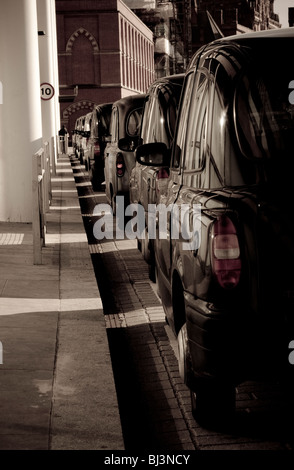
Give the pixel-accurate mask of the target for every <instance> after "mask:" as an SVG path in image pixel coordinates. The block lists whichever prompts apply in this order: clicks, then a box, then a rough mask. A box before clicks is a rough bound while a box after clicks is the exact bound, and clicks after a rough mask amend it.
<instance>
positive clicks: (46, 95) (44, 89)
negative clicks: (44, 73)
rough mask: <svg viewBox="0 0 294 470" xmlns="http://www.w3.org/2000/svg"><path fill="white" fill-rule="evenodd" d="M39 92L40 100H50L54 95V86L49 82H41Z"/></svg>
mask: <svg viewBox="0 0 294 470" xmlns="http://www.w3.org/2000/svg"><path fill="white" fill-rule="evenodd" d="M40 92H41V98H42V100H46V101H47V100H51V98H52V97H53V95H54V88H53V86H52V85H50V83H41V90H40Z"/></svg>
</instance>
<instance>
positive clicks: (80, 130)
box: [75, 116, 86, 160]
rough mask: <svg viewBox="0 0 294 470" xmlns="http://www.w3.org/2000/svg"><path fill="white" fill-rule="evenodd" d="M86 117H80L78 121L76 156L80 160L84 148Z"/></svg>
mask: <svg viewBox="0 0 294 470" xmlns="http://www.w3.org/2000/svg"><path fill="white" fill-rule="evenodd" d="M85 117H86V116H80V117H79V118H78V120H77V129H76V137H75V155H76V157H77V158H78V159H79V160H80V153H81V148H82V133H83V130H84V124H85Z"/></svg>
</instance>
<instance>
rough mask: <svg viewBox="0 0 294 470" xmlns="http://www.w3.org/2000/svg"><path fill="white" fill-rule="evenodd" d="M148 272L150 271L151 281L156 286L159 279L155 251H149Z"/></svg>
mask: <svg viewBox="0 0 294 470" xmlns="http://www.w3.org/2000/svg"><path fill="white" fill-rule="evenodd" d="M148 271H149V279H150V281H152V282H154V284H156V282H157V278H156V266H155V255H154V251H153V250H152V249H151V250H150V251H149V262H148Z"/></svg>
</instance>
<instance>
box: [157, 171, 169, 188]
mask: <svg viewBox="0 0 294 470" xmlns="http://www.w3.org/2000/svg"><path fill="white" fill-rule="evenodd" d="M168 177H169V171H168V170H166V169H165V168H160V169H159V170H158V173H157V179H156V188H157V191H158V192H161V191H163V189H165V188H166V185H167V178H168Z"/></svg>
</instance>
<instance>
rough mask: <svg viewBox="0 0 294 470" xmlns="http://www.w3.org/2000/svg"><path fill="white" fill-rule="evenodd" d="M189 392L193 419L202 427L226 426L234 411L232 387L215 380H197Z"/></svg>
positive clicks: (234, 400)
mask: <svg viewBox="0 0 294 470" xmlns="http://www.w3.org/2000/svg"><path fill="white" fill-rule="evenodd" d="M195 388H196V391H194V390H191V391H190V394H191V407H192V414H193V417H194V418H195V420H196V421H197V422H199V424H201V425H203V426H220V427H223V426H226V425H228V424H229V423H230V422H231V421H232V419H233V417H234V415H235V409H236V389H235V387H234V385H232V384H230V383H228V382H223V381H218V380H215V379H207V380H199V382H198V383H197V384H196V386H195Z"/></svg>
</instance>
